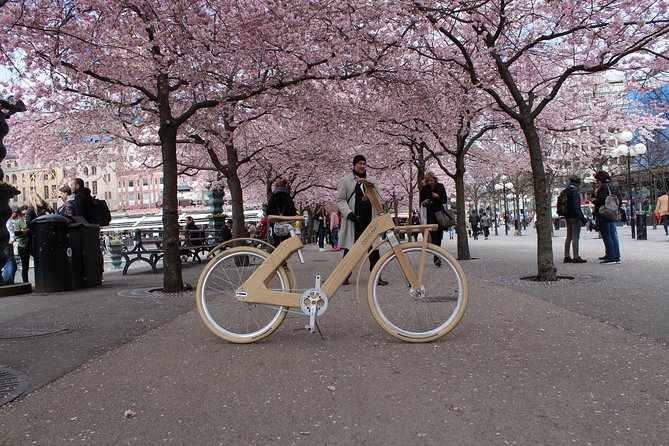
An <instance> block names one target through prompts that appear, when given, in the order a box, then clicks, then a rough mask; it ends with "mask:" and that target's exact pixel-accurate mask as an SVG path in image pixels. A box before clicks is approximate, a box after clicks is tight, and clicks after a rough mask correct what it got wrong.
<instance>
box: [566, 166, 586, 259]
mask: <svg viewBox="0 0 669 446" xmlns="http://www.w3.org/2000/svg"><path fill="white" fill-rule="evenodd" d="M580 183H581V180H580V179H579V178H578V177H577V176H572V177H570V178H569V180H568V181H567V187H566V188H565V190H566V191H567V215H566V216H565V221H566V223H567V238H566V239H565V241H564V263H585V262H587V260H584V259H582V258H581V256H580V255H579V254H578V249H579V238H580V237H581V225H583V224H585V223H586V222H587V221H588V219H587V218H585V215H583V211H582V210H581V195H580V194H579V189H578V188H579V185H580ZM570 247H571V251H572V253H573V254H574V257H573V258H572V257H570V256H569V249H570Z"/></svg>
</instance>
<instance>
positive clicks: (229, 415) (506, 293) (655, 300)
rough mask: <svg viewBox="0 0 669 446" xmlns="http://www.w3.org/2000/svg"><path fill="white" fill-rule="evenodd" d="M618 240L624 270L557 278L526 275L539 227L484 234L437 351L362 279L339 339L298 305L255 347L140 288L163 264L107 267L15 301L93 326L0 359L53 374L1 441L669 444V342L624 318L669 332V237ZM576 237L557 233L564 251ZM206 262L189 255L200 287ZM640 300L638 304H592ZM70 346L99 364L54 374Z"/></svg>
mask: <svg viewBox="0 0 669 446" xmlns="http://www.w3.org/2000/svg"><path fill="white" fill-rule="evenodd" d="M621 232H622V231H621ZM621 237H623V239H622V244H623V253H624V254H623V263H622V264H621V265H618V266H606V265H599V264H598V263H594V262H593V261H592V260H591V261H590V262H589V263H588V264H584V265H562V264H558V266H559V268H560V273H561V274H562V273H564V274H571V275H572V276H573V277H575V279H573V280H570V281H560V282H559V283H558V284H551V285H546V284H533V283H529V282H527V281H520V280H519V279H518V278H519V277H520V276H522V275H530V274H532V273H533V272H535V271H536V267H535V266H534V264H535V263H536V262H535V261H534V257H533V251H534V249H535V248H534V243H535V240H534V238H533V235H532V233H531V232H530V231H528V232H527V233H526V235H524V236H522V237H517V238H514V237H512V236H510V237H504V236H500V237H493V238H491V239H490V240H487V241H484V240H482V239H481V240H477V241H471V240H470V241H471V243H472V254H473V256H474V257H477V258H478V260H473V261H470V262H465V264H464V267H465V269H466V270H467V273H468V275H469V279H470V286H471V302H470V306H469V308H468V310H467V313H466V315H465V318H464V319H463V321H462V323H461V324H460V326H458V328H457V329H456V330H455V331H454V332H452V333H450V334H449V335H448V336H446V337H445V338H444V339H442V340H441V341H439V342H436V343H432V344H424V345H422V344H421V345H416V344H406V343H401V342H398V341H396V340H394V339H393V338H391V337H389V336H387V335H386V334H385V333H384V332H383V331H382V330H381V329H380V328H379V327H378V326H376V324H375V323H374V321H373V319H372V318H371V315H370V314H369V309H368V308H367V305H366V303H364V302H362V303H360V304H358V303H356V301H355V296H354V294H355V293H354V291H353V287H352V286H349V287H347V288H346V289H345V290H344V292H342V293H341V294H338V295H337V298H336V300H335V301H334V303H333V304H332V305H331V306H330V309H329V310H328V312H327V313H326V314H325V315H323V317H322V318H321V319H319V321H320V325H321V327H322V329H323V331H324V334H325V337H326V340H325V341H321V340H320V338H319V337H318V335H311V334H308V333H306V332H305V331H303V330H298V329H299V328H300V327H302V326H304V323H305V318H304V317H302V316H297V315H292V314H291V315H290V316H289V317H288V318H287V320H286V322H284V324H283V325H282V327H281V328H280V329H279V330H278V331H277V332H276V333H275V334H273V335H272V336H270V337H269V338H268V339H267V340H265V341H263V342H261V343H259V344H255V345H245V346H240V345H232V344H228V343H225V342H223V341H221V340H219V339H218V338H216V337H215V336H213V335H212V334H211V333H209V332H208V331H207V330H206V329H205V328H204V326H203V324H202V323H201V322H200V320H199V318H198V316H197V314H196V313H195V312H193V311H192V308H193V306H194V293H192V292H190V293H183V295H175V296H166V295H162V294H160V293H159V294H153V295H151V294H147V293H142V290H144V289H145V288H147V287H155V286H159V285H160V276H154V275H152V274H136V275H132V276H126V277H121V276H120V274H119V273H106V274H105V283H104V284H103V286H102V287H99V288H96V289H91V290H82V291H78V292H71V293H59V294H57V295H42V296H40V295H33V296H30V297H24V298H22V299H20V298H5V299H0V310H1V311H0V323H1V324H2V326H7V325H11V324H24V323H25V322H26V320H40V321H42V322H48V321H63V322H64V323H66V324H68V325H69V324H74V323H76V321H79V323H80V324H81V325H80V326H75V325H72V327H74V328H73V329H72V330H70V331H68V332H66V333H64V334H60V335H55V336H51V337H46V338H40V339H29V340H26V341H21V340H15V341H3V342H0V349H2V350H1V351H2V355H1V356H0V364H1V365H5V366H9V367H13V368H17V369H23V370H26V368H27V367H31V369H32V370H34V371H35V372H36V373H38V374H40V376H42V377H43V378H41V379H42V381H43V382H42V384H44V383H46V382H48V384H47V385H45V386H43V387H40V386H35V387H40V388H38V390H36V391H34V392H33V393H31V394H30V395H28V396H25V397H22V398H20V399H19V400H17V401H16V402H14V403H11V404H9V405H6V406H4V407H2V408H0V444H8V445H10V444H11V445H21V444H50V445H52V444H72V443H73V442H76V443H78V444H96V445H98V444H110V445H112V444H113V445H118V444H158V443H171V444H225V445H231V444H234V445H237V444H239V445H246V444H309V445H312V444H318V445H321V444H322V445H325V444H327V445H349V444H372V445H377V444H379V445H380V444H393V445H395V444H397V445H405V444H416V445H423V444H426V445H442V444H446V443H448V444H556V445H562V444H567V443H569V444H613V445H630V444H644V445H649V444H650V445H662V444H669V423H667V419H669V372H668V370H669V349H667V346H666V344H665V343H663V341H662V340H661V339H660V337H659V336H652V334H651V333H648V334H646V335H645V336H644V335H641V334H638V332H637V331H636V330H633V329H631V328H627V325H629V324H634V323H635V321H636V319H637V317H636V316H637V312H638V314H639V315H643V316H644V317H647V318H649V320H657V321H658V322H657V323H660V322H661V321H662V320H664V324H665V325H664V332H665V335H666V327H667V322H666V321H667V315H669V312H664V316H663V315H657V314H655V313H659V312H660V311H658V305H662V304H664V305H667V303H666V300H667V293H666V292H664V290H663V289H662V288H661V286H660V285H661V284H662V283H664V284H666V266H667V262H668V261H669V255H668V254H667V248H669V245H668V244H667V243H666V240H667V239H665V238H664V236H663V235H662V236H660V234H659V232H654V233H651V232H650V231H649V240H648V241H632V240H626V239H625V238H624V234H621ZM584 239H585V240H584V241H583V243H582V246H583V247H582V256H583V257H585V258H588V259H594V258H596V256H598V255H601V251H602V248H601V240H596V239H594V238H591V236H590V235H588V234H586V235H585V237H584ZM561 243H562V238H561V237H560V234H559V233H558V235H557V236H556V237H555V238H554V249H555V253H556V259H561V257H562V253H561V247H560V246H561ZM444 245H445V246H446V247H447V249H449V250H451V251H453V250H454V245H453V243H452V241H449V240H446V241H445V242H444ZM306 258H307V262H308V264H307V265H306V266H305V267H304V268H303V269H302V270H301V271H303V273H302V274H300V276H299V278H298V279H299V280H300V282H301V285H303V286H305V287H306V286H310V284H311V281H312V277H313V275H314V274H315V273H322V274H324V275H327V272H328V271H330V270H331V269H332V268H333V266H334V264H335V263H336V261H337V260H338V259H339V258H340V255H339V254H334V253H331V252H324V253H319V252H318V251H317V249H316V248H315V247H314V246H313V245H310V246H308V247H307V249H306ZM199 269H200V267H198V266H194V265H189V266H188V267H187V268H186V271H185V274H184V275H185V277H186V281H191V283H194V281H195V279H196V277H197V274H198V271H199ZM365 269H366V268H365ZM644 271H650V272H651V273H649V274H645V273H644ZM660 271H664V273H665V275H664V279H660V278H657V279H654V278H653V277H652V276H653V275H654V274H656V273H659V272H660ZM637 276H641V277H639V278H637ZM609 278H611V279H612V280H614V281H615V284H614V285H608V284H607V279H609ZM626 281H633V282H632V283H626ZM663 281H664V282H663ZM638 283H643V284H644V285H645V286H646V287H647V288H649V289H650V290H651V291H652V292H646V293H644V296H647V299H649V300H648V301H647V302H646V303H643V305H642V304H635V303H634V300H633V299H631V298H630V296H629V290H633V289H635V285H636V284H638ZM665 289H666V288H665ZM602 290H609V291H607V292H609V293H612V294H610V295H607V296H603V295H604V294H606V293H605V292H604V291H602ZM663 296H664V297H663ZM663 299H664V300H663ZM579 302H580V303H579ZM603 302H604V303H607V304H606V305H604V304H603ZM625 304H627V306H628V308H629V307H632V306H634V312H632V313H630V311H627V312H626V313H625V312H622V313H621V312H615V311H614V313H615V314H612V317H611V318H607V317H599V316H596V315H595V316H593V315H592V314H588V311H591V310H592V311H594V310H595V309H597V308H600V307H601V306H602V305H604V307H614V308H624V307H625ZM660 308H662V309H663V310H662V311H664V308H666V307H660ZM600 309H601V308H600ZM604 309H606V308H604ZM586 310H587V311H586ZM623 313H624V314H623ZM75 314H78V316H76V317H75V316H73V315H75ZM68 318H69V319H68ZM609 319H610V320H609ZM606 322H609V323H606ZM660 331H661V330H658V333H659V332H660ZM96 340H97V341H96ZM96 348H98V351H96ZM63 349H71V350H69V354H70V355H71V356H73V358H75V359H76V358H82V357H86V355H88V357H90V358H93V359H91V360H89V361H88V362H85V363H84V364H83V365H81V366H77V368H76V369H74V370H72V371H70V372H68V373H66V374H65V375H64V376H61V375H62V374H63V373H65V371H63V372H62V373H55V374H54V375H53V377H52V378H51V379H49V378H48V377H47V376H48V373H47V372H45V370H46V369H47V368H48V367H49V365H50V364H56V365H57V364H60V365H61V368H63V369H66V368H67V366H68V365H66V364H64V363H63V360H64V359H65V358H60V357H58V358H57V357H56V355H55V354H54V353H53V352H56V351H58V352H60V353H59V355H63V354H64V353H63V352H64V350H63ZM84 349H85V350H87V352H85V354H78V350H84ZM22 352H23V353H22ZM36 358H37V359H39V363H36V361H37V359H36ZM74 362H76V361H75V360H74V359H73V361H70V362H68V363H67V364H70V365H71V364H72V363H74ZM82 362H83V361H82ZM40 385H41V384H40ZM126 411H132V413H134V416H132V417H129V418H128V417H126V416H124V414H125V413H126Z"/></svg>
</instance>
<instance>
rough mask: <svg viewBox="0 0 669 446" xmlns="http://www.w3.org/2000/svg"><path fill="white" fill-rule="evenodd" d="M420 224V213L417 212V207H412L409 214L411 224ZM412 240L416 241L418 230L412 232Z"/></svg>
mask: <svg viewBox="0 0 669 446" xmlns="http://www.w3.org/2000/svg"><path fill="white" fill-rule="evenodd" d="M419 224H420V213H419V212H418V209H414V210H413V213H412V214H411V225H413V226H417V225H419ZM413 241H414V242H417V241H418V231H416V232H414V233H413Z"/></svg>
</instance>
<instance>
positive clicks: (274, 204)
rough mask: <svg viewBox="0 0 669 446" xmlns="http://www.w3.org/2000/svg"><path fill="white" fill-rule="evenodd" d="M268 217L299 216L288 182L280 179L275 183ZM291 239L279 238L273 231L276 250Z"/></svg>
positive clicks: (268, 204)
mask: <svg viewBox="0 0 669 446" xmlns="http://www.w3.org/2000/svg"><path fill="white" fill-rule="evenodd" d="M267 215H283V216H284V217H292V216H294V215H297V209H296V208H295V203H294V202H293V198H292V197H291V196H290V193H289V192H288V181H286V180H284V179H282V178H280V179H278V180H276V182H275V183H274V192H272V196H271V197H269V201H268V202H267ZM289 238H290V235H285V236H279V235H276V234H275V233H274V230H272V244H273V245H274V247H275V248H276V247H277V246H279V243H281V242H282V241H284V240H287V239H289Z"/></svg>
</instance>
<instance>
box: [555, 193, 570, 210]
mask: <svg viewBox="0 0 669 446" xmlns="http://www.w3.org/2000/svg"><path fill="white" fill-rule="evenodd" d="M568 213H569V197H568V196H567V189H562V192H560V195H558V199H557V214H558V215H559V216H561V217H566V216H567V214H568Z"/></svg>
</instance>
